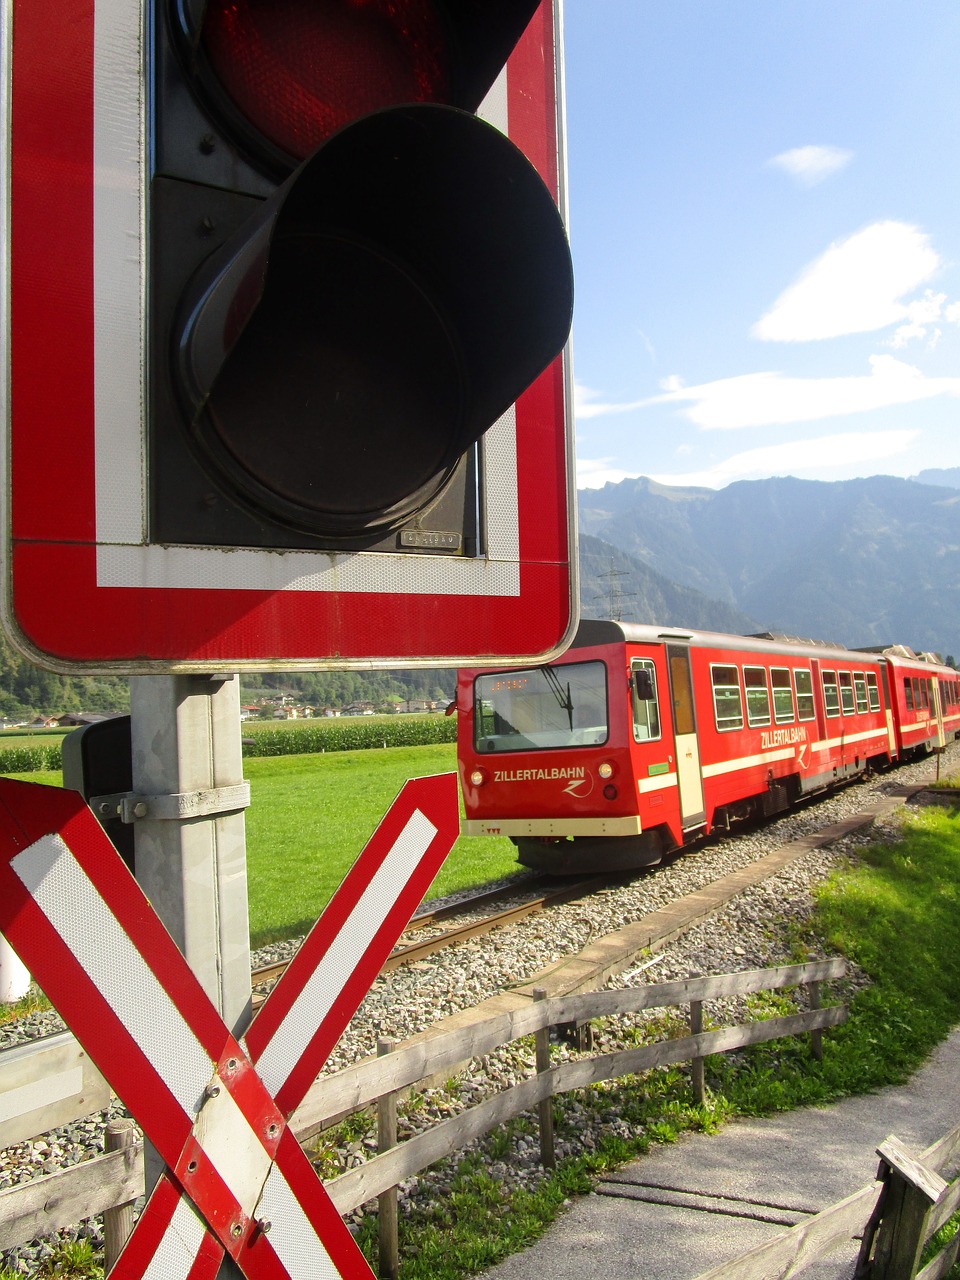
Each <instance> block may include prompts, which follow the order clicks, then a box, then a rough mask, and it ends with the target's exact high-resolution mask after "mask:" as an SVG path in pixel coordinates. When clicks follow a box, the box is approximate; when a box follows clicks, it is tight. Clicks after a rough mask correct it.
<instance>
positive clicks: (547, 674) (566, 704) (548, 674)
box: [540, 667, 573, 733]
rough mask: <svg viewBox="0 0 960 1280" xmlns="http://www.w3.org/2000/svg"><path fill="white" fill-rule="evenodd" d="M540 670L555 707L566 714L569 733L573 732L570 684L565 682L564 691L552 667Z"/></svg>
mask: <svg viewBox="0 0 960 1280" xmlns="http://www.w3.org/2000/svg"><path fill="white" fill-rule="evenodd" d="M540 670H541V671H542V672H543V674H544V678H545V679H546V682H547V684H548V685H549V686H550V691H551V693H552V694H553V696H554V697H555V698H556V700H557V705H558V706H559V707H560V708H561V709H562V710H564V711H565V712H566V713H567V720H568V721H569V722H570V732H571V733H572V732H573V699H572V698H571V696H570V684H569V681H568V682H567V688H566V691H564V688H563V685H562V684H561V683H560V677H559V676H558V675H557V673H556V671H555V670H554V669H553V667H541V668H540Z"/></svg>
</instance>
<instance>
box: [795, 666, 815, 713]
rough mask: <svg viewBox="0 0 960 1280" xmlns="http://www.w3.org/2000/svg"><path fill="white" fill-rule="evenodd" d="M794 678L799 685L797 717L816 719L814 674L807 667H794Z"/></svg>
mask: <svg viewBox="0 0 960 1280" xmlns="http://www.w3.org/2000/svg"><path fill="white" fill-rule="evenodd" d="M793 679H794V681H795V683H796V686H797V719H798V720H814V719H816V715H817V713H816V711H815V710H814V706H813V676H812V675H811V674H810V672H809V671H807V669H806V668H805V667H794V669H793Z"/></svg>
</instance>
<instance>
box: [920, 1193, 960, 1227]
mask: <svg viewBox="0 0 960 1280" xmlns="http://www.w3.org/2000/svg"><path fill="white" fill-rule="evenodd" d="M958 1209H960V1180H958V1181H957V1182H954V1183H951V1185H950V1186H949V1187H948V1188H947V1189H946V1191H945V1192H944V1193H943V1195H942V1196H941V1197H940V1198H939V1200H938V1201H937V1203H936V1204H935V1205H934V1206H933V1208H932V1209H931V1210H930V1217H929V1218H928V1219H927V1235H928V1236H932V1235H933V1234H934V1232H936V1231H939V1230H940V1228H941V1227H942V1226H943V1224H944V1223H945V1222H946V1221H948V1219H950V1218H952V1217H953V1215H954V1214H955V1213H956V1212H957V1210H958Z"/></svg>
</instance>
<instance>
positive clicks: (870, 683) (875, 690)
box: [867, 671, 880, 711]
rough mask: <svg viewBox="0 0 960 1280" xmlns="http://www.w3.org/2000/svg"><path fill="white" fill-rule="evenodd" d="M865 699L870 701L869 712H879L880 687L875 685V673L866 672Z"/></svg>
mask: <svg viewBox="0 0 960 1280" xmlns="http://www.w3.org/2000/svg"><path fill="white" fill-rule="evenodd" d="M867 698H868V699H869V701H870V710H871V711H879V710H880V686H879V685H878V684H877V673H876V672H875V671H868V672H867Z"/></svg>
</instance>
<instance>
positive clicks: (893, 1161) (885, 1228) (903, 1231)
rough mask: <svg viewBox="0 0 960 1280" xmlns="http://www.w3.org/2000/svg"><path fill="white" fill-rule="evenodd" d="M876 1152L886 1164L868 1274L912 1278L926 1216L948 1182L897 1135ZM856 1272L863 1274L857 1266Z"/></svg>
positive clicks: (883, 1279) (884, 1279) (881, 1279)
mask: <svg viewBox="0 0 960 1280" xmlns="http://www.w3.org/2000/svg"><path fill="white" fill-rule="evenodd" d="M877 1155H878V1156H879V1157H880V1159H881V1160H882V1161H883V1163H884V1164H885V1165H886V1185H885V1187H884V1189H883V1193H882V1194H883V1209H882V1213H883V1216H882V1217H881V1219H880V1225H879V1227H878V1228H877V1234H876V1242H875V1244H874V1250H873V1260H872V1263H871V1264H870V1268H869V1275H870V1277H871V1280H913V1277H914V1276H915V1275H916V1274H917V1267H918V1266H919V1263H920V1254H921V1252H922V1250H923V1246H924V1243H925V1240H926V1233H925V1230H924V1228H925V1226H926V1223H927V1218H928V1216H929V1214H930V1210H931V1209H932V1207H933V1205H934V1204H935V1203H936V1202H937V1200H938V1199H939V1198H940V1196H941V1195H942V1194H943V1192H944V1191H945V1190H946V1188H947V1183H946V1182H944V1180H943V1178H941V1177H940V1175H939V1174H938V1173H935V1172H934V1171H933V1170H932V1169H928V1168H926V1166H925V1165H923V1164H922V1163H921V1162H920V1161H919V1160H916V1159H914V1158H913V1156H911V1155H910V1153H909V1152H908V1151H907V1150H906V1148H905V1147H904V1146H903V1144H902V1143H901V1142H900V1141H899V1140H898V1139H897V1138H893V1137H890V1138H887V1140H886V1141H885V1142H883V1143H882V1144H881V1145H880V1146H879V1147H878V1148H877ZM863 1261H864V1260H861V1263H862V1262H863ZM858 1273H859V1274H862V1271H861V1266H860V1265H858Z"/></svg>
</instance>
